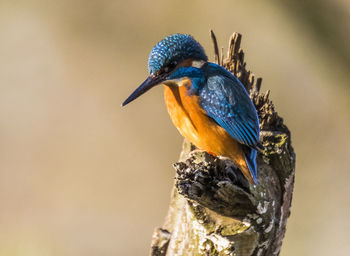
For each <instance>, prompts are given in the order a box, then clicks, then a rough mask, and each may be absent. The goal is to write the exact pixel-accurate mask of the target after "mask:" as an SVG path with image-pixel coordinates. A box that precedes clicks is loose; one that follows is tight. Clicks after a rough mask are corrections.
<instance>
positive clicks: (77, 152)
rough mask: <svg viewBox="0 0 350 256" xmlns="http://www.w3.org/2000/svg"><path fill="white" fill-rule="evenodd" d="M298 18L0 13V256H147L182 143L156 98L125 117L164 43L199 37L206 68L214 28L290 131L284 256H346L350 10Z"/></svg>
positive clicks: (184, 5) (103, 10)
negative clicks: (179, 36)
mask: <svg viewBox="0 0 350 256" xmlns="http://www.w3.org/2000/svg"><path fill="white" fill-rule="evenodd" d="M294 2H296V3H297V2H298V1H283V2H281V3H280V2H279V1H272V0H271V1H258V0H256V1H232V0H230V1H228V0H226V1H222V2H220V3H217V4H213V3H214V1H198V0H197V1H161V0H159V1H135V0H132V1H111V0H110V1H107V0H99V1H98V0H91V1H82V0H75V1H72V0H60V1H34V0H33V1H31V0H27V1H16V0H2V1H1V2H0V118H1V125H0V139H1V143H0V167H1V169H0V255H26V256H27V255H37V256H41V255H68V256H71V255H72V256H73V255H74V256H78V255H84V256H88V255H99V256H100V255H146V254H147V253H148V250H149V244H150V239H151V235H152V231H153V229H154V227H156V226H159V225H161V224H162V221H163V217H164V216H165V214H166V210H167V204H168V201H169V194H170V188H171V186H172V181H173V180H172V179H173V175H174V172H173V169H172V167H171V164H172V163H173V162H175V161H176V159H177V157H178V154H179V151H180V148H181V142H182V138H181V137H180V135H179V134H178V133H177V130H176V129H175V128H174V127H173V126H172V124H171V122H170V120H169V118H168V116H167V113H166V110H165V107H164V103H163V96H162V88H160V87H159V88H155V89H153V90H152V91H150V92H149V93H148V94H146V95H144V96H143V97H142V98H140V99H139V100H137V101H135V102H134V103H132V104H130V105H128V107H126V108H121V107H120V104H121V102H122V101H123V100H124V99H125V98H126V97H127V96H128V95H129V93H130V92H131V91H132V90H133V89H134V88H136V86H138V85H139V84H140V83H141V82H142V81H143V80H144V79H145V77H146V76H147V66H146V61H147V57H148V53H149V51H150V50H151V48H152V47H153V46H154V44H155V43H157V42H158V41H159V40H161V39H162V38H163V37H165V36H166V35H169V34H171V33H176V32H182V33H190V34H192V35H193V36H194V37H195V38H196V39H197V40H198V41H199V42H201V44H202V45H203V46H204V47H205V49H207V53H208V55H209V56H210V58H211V59H212V58H213V54H212V45H211V42H210V39H209V29H210V28H212V29H214V30H215V32H216V34H217V36H218V39H219V44H220V45H222V46H225V47H226V46H227V41H228V38H229V36H230V34H231V33H232V32H233V31H238V32H241V33H242V34H243V47H244V49H245V51H246V60H247V62H248V66H249V68H250V69H251V70H252V71H253V72H254V73H255V74H257V75H258V76H262V77H263V90H268V89H270V90H271V97H272V99H273V101H274V103H275V105H276V108H277V110H278V112H279V113H280V114H281V115H282V116H283V117H284V118H285V123H286V124H287V125H288V126H289V128H290V129H291V131H292V136H293V146H294V147H295V150H296V153H297V175H296V186H295V193H294V201H293V208H292V216H291V218H290V220H289V223H288V231H287V235H286V238H285V241H284V246H283V248H282V255H283V256H292V255H334V256H340V255H344V256H345V255H349V250H350V232H349V230H350V221H349V210H350V195H349V193H350V188H349V179H350V170H349V169H350V168H349V163H348V161H349V148H350V135H349V128H350V115H349V111H348V109H349V107H350V102H349V96H350V91H349V81H350V79H349V73H348V71H349V61H348V60H349V51H348V50H349V49H348V45H350V44H349V43H350V39H349V35H350V33H349V31H350V29H349V24H350V19H349V16H350V15H349V14H350V5H349V2H348V1H346V0H337V1H331V0H323V1H322V0H320V1H315V0H313V1H311V0H308V1H306V2H307V3H308V4H309V6H308V5H302V4H296V3H294ZM304 2H305V1H304ZM299 3H301V2H299ZM308 8H309V9H308ZM334 14H336V15H334ZM320 20H321V21H320ZM320 22H321V23H320Z"/></svg>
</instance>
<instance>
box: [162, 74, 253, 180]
mask: <svg viewBox="0 0 350 256" xmlns="http://www.w3.org/2000/svg"><path fill="white" fill-rule="evenodd" d="M190 83H191V80H190V79H183V80H182V81H181V84H180V85H181V86H176V85H175V84H174V85H166V86H165V88H164V97H165V104H166V106H167V109H168V112H169V115H170V117H171V119H172V121H173V123H174V125H175V126H176V128H177V129H178V130H179V132H180V133H181V135H182V136H184V137H185V138H186V139H187V140H189V141H190V142H191V143H193V144H194V145H195V146H196V147H197V148H199V149H201V150H205V151H207V152H208V153H211V154H213V155H217V156H218V155H219V156H225V157H229V158H231V159H232V160H233V161H234V162H235V163H236V164H237V165H238V167H239V168H240V169H241V170H242V172H243V174H244V176H246V177H247V179H248V180H249V181H252V176H251V174H250V171H249V169H248V166H247V164H246V161H245V158H244V154H243V151H242V149H241V147H240V145H239V143H238V142H237V141H236V140H234V139H233V138H232V137H231V136H230V135H229V134H228V133H227V132H226V130H225V129H224V128H222V127H221V126H219V125H218V124H217V123H216V122H215V121H213V120H212V119H211V118H209V117H208V116H207V115H206V112H205V110H203V109H202V108H201V107H200V106H199V104H198V97H197V96H195V95H188V89H187V87H188V85H190ZM186 85H187V86H186Z"/></svg>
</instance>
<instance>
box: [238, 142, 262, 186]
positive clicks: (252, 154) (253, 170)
mask: <svg viewBox="0 0 350 256" xmlns="http://www.w3.org/2000/svg"><path fill="white" fill-rule="evenodd" d="M242 146H243V154H244V158H245V162H246V164H247V167H248V170H249V174H250V175H249V176H250V179H249V178H248V180H249V181H250V183H253V184H256V183H257V182H258V179H257V166H256V155H257V153H258V151H257V150H255V149H252V148H250V147H247V146H245V145H242Z"/></svg>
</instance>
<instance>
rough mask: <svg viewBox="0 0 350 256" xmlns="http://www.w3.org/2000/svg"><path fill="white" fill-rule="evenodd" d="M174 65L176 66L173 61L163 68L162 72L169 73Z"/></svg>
mask: <svg viewBox="0 0 350 256" xmlns="http://www.w3.org/2000/svg"><path fill="white" fill-rule="evenodd" d="M176 65H177V62H176V61H173V62H171V63H170V64H169V65H167V66H166V67H165V68H164V71H165V72H169V71H171V70H173V69H174V68H175V67H176Z"/></svg>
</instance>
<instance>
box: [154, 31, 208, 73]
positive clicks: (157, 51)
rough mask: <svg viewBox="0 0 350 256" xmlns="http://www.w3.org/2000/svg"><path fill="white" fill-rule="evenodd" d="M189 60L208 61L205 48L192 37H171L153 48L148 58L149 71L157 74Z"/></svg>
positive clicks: (183, 35) (177, 35) (181, 35)
mask: <svg viewBox="0 0 350 256" xmlns="http://www.w3.org/2000/svg"><path fill="white" fill-rule="evenodd" d="M189 58H192V59H195V60H204V61H207V60H208V57H207V55H206V54H205V52H204V49H203V47H202V46H201V45H200V44H199V43H198V42H197V41H196V40H194V38H193V37H192V36H190V35H185V34H174V35H170V36H168V37H166V38H165V39H163V40H162V41H160V42H159V43H158V44H157V45H156V46H154V47H153V49H152V51H151V53H150V55H149V58H148V71H149V73H150V74H155V73H156V72H157V71H159V70H160V69H162V68H163V67H165V66H167V65H169V64H170V63H171V62H176V63H180V62H182V61H184V60H185V59H189Z"/></svg>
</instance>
